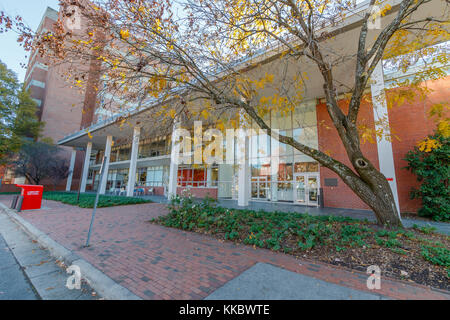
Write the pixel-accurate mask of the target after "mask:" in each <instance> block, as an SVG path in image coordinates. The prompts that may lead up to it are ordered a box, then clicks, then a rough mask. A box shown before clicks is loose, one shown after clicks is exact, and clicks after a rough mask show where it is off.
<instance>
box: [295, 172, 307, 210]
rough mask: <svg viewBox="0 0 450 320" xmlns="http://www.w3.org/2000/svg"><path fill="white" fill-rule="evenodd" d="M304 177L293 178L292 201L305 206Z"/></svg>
mask: <svg viewBox="0 0 450 320" xmlns="http://www.w3.org/2000/svg"><path fill="white" fill-rule="evenodd" d="M305 180H306V175H303V174H301V175H296V176H295V187H294V193H295V194H294V199H295V202H296V203H299V204H304V205H306V204H307V199H306V184H305Z"/></svg>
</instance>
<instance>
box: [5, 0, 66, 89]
mask: <svg viewBox="0 0 450 320" xmlns="http://www.w3.org/2000/svg"><path fill="white" fill-rule="evenodd" d="M58 3H59V1H58V0H0V11H5V12H6V13H7V14H8V15H10V16H12V17H15V16H16V15H20V16H21V17H22V18H23V20H24V22H25V23H26V24H27V25H28V26H30V27H31V28H32V29H33V30H36V29H37V27H38V26H39V23H40V22H41V19H42V16H43V14H44V12H45V10H46V8H47V7H52V8H53V9H55V10H57V9H58ZM27 56H28V53H27V52H26V51H25V50H24V49H23V48H22V47H21V46H20V45H19V44H18V43H17V34H15V33H14V32H8V33H0V60H1V61H2V62H3V63H5V64H6V65H7V66H8V68H9V69H11V70H13V71H14V72H16V73H17V75H18V79H19V81H21V82H23V80H24V77H25V72H26V70H25V68H23V67H21V66H20V64H21V63H25V64H26V63H27V62H28V57H27Z"/></svg>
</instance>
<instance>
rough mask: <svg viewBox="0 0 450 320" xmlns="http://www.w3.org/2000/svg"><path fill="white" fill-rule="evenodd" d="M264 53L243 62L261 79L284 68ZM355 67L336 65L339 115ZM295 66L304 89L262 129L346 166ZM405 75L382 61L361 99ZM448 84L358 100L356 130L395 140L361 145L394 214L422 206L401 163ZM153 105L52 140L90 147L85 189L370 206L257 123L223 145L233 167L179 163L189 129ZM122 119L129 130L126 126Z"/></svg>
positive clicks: (316, 91)
mask: <svg viewBox="0 0 450 320" xmlns="http://www.w3.org/2000/svg"><path fill="white" fill-rule="evenodd" d="M358 19H361V17H360V16H358V15H356V14H355V16H354V17H349V18H348V20H347V21H349V22H348V25H346V26H345V28H343V30H344V29H345V31H343V32H342V33H339V34H338V35H337V36H336V38H333V39H331V40H330V43H331V45H332V46H333V49H335V50H336V52H341V53H342V55H345V54H347V55H348V56H351V55H350V54H349V52H353V51H351V50H352V49H353V47H354V45H355V43H354V39H355V37H356V36H357V34H358V32H359V28H358V21H359V20H358ZM262 56H263V58H264V59H265V60H264V61H262V60H258V61H257V62H255V63H254V65H255V66H257V67H255V68H251V67H250V66H248V65H247V66H245V67H246V68H247V67H248V69H249V70H250V71H249V74H250V75H251V76H254V77H255V79H257V78H258V77H260V76H261V75H264V74H265V73H275V74H276V73H277V72H279V71H277V70H280V67H279V65H277V63H278V62H277V61H278V60H277V59H276V58H275V59H272V56H271V55H270V53H263V54H262ZM353 62H354V61H352V60H351V59H349V60H348V61H345V62H343V63H342V64H341V65H337V66H335V67H334V69H335V70H334V71H335V77H336V81H337V82H338V83H341V84H343V86H342V88H339V90H340V91H339V92H341V93H342V96H341V98H340V99H341V100H340V101H339V103H340V106H341V108H342V109H343V110H344V111H345V110H346V109H347V106H348V101H347V100H346V98H345V97H346V95H345V93H346V91H345V89H343V88H344V87H345V86H344V84H347V87H351V83H352V80H353V79H354V74H353V73H352V72H349V70H350V69H349V68H351V70H354V64H352V63H353ZM293 63H299V64H302V65H301V68H299V66H296V67H295V68H291V69H292V70H300V69H302V70H305V72H306V73H307V74H308V75H309V77H310V79H309V81H310V85H309V88H308V92H307V93H306V94H305V97H304V99H303V101H302V102H301V103H299V104H298V105H297V106H296V108H295V109H294V110H292V111H291V112H290V113H288V114H280V113H277V112H273V111H272V113H270V114H268V115H266V118H265V121H266V123H268V124H269V126H270V127H271V128H272V129H277V130H279V131H280V133H282V134H284V135H287V136H289V137H293V138H294V139H295V140H297V141H299V142H300V143H302V144H305V145H308V146H310V147H313V148H316V149H318V150H320V151H322V152H324V153H327V154H330V155H331V156H332V157H334V158H335V159H337V160H339V161H342V162H343V163H344V164H347V165H349V166H350V167H351V164H350V163H349V160H348V158H347V155H346V152H345V149H344V147H343V145H342V143H341V141H340V139H339V136H338V134H337V131H336V129H335V128H334V126H333V125H332V122H331V119H330V117H329V115H328V112H327V110H326V104H325V101H324V97H323V89H322V82H321V80H322V79H321V76H320V75H318V74H317V70H315V69H314V67H313V66H311V64H308V63H305V61H300V60H299V61H296V62H293ZM448 70H449V69H448V67H447V71H448ZM289 71H290V70H288V72H289ZM447 74H448V73H447ZM289 76H291V75H290V74H289ZM409 76H411V74H398V73H394V72H390V71H385V70H383V65H382V63H380V64H379V65H378V66H377V68H376V69H375V71H374V73H373V74H372V81H371V83H370V86H369V87H368V88H366V94H367V95H368V96H372V97H379V94H380V92H384V90H385V89H386V88H390V84H391V83H394V82H395V80H397V79H399V78H405V77H409ZM449 79H450V78H449V77H445V78H442V79H439V80H434V81H431V80H430V81H429V82H427V83H424V85H427V86H428V87H429V88H431V89H432V90H431V91H430V94H429V95H428V96H427V97H426V98H425V99H423V100H419V99H418V100H415V101H414V102H412V103H405V104H403V105H402V106H399V107H395V108H388V107H387V101H386V99H385V98H384V99H378V98H377V99H372V101H374V102H373V103H369V102H363V103H362V105H361V108H360V113H359V116H358V125H364V126H365V127H366V128H368V129H370V130H372V131H373V132H375V131H376V130H379V129H380V126H381V124H380V119H385V121H384V123H385V124H386V123H387V128H384V130H385V131H386V130H387V132H385V134H386V135H389V133H392V134H393V135H392V136H393V137H395V138H393V139H388V138H387V137H382V138H380V139H375V140H376V141H374V142H373V143H370V142H366V143H364V144H363V145H362V151H363V153H364V156H365V157H367V158H368V159H369V160H370V161H371V162H372V163H373V164H374V165H375V166H376V167H377V168H378V169H379V170H380V171H381V172H382V173H383V174H384V175H385V176H386V178H387V180H388V181H389V184H390V186H391V189H392V191H393V194H394V198H395V201H396V205H397V206H398V208H399V211H400V212H416V211H417V209H418V208H419V207H420V202H419V201H418V200H410V197H409V193H410V190H411V188H413V187H417V186H418V182H417V181H416V177H415V176H414V175H413V174H411V173H410V172H409V171H407V170H405V169H404V167H405V166H406V162H405V161H404V160H403V158H404V157H405V155H406V153H407V152H408V151H409V150H411V149H413V147H414V146H415V145H416V144H417V142H418V141H420V140H421V139H423V138H425V137H426V136H427V135H428V134H431V133H432V132H433V131H434V129H435V124H434V123H433V120H431V119H429V117H428V110H429V108H430V106H431V105H433V104H436V103H448V101H449V98H448V97H449V96H450V85H449ZM268 95H269V96H270V93H269V94H268ZM158 103H160V102H155V104H152V103H151V102H148V103H147V104H148V105H143V106H142V107H141V108H139V109H133V110H126V111H124V112H123V113H121V114H116V115H112V116H110V117H105V118H103V119H102V120H101V121H98V122H96V123H94V124H91V125H90V126H89V127H87V128H84V129H83V130H80V131H78V132H74V133H72V134H70V135H67V136H66V137H64V138H63V139H61V140H60V141H59V142H58V143H59V144H60V145H62V146H66V147H72V148H75V149H76V148H83V149H84V150H86V156H85V158H84V165H83V172H82V176H81V188H80V189H81V191H82V192H84V191H89V190H92V191H95V190H98V191H99V192H100V193H101V194H105V193H110V194H117V195H127V196H133V195H141V194H157V195H165V196H167V197H170V196H174V195H177V194H178V195H179V194H183V193H186V192H189V193H190V194H192V195H193V196H194V197H198V198H202V197H205V196H209V197H213V198H218V199H232V200H235V201H236V202H237V204H238V205H239V206H243V207H245V206H247V205H248V204H249V202H250V201H260V202H277V203H291V204H293V205H299V206H312V207H314V206H325V207H335V208H350V209H369V208H368V206H367V205H366V204H365V203H363V202H362V201H361V200H360V199H359V198H358V197H357V196H356V195H355V194H354V193H353V192H352V191H351V190H350V188H349V187H348V186H347V185H345V183H344V182H343V181H342V180H341V179H340V178H339V177H338V176H337V175H336V174H335V173H333V172H332V171H331V170H329V169H327V168H325V167H323V166H321V165H320V164H319V163H318V162H317V161H315V160H314V159H312V158H310V157H308V156H306V155H305V154H302V153H301V152H300V151H298V150H296V149H294V148H292V147H291V146H288V145H283V144H280V143H279V142H278V141H277V140H276V139H274V138H271V137H269V136H267V134H265V133H264V132H260V131H258V126H257V125H256V124H254V123H252V122H251V121H250V123H248V121H242V123H241V124H240V127H241V128H245V129H246V130H250V132H251V134H250V135H248V136H246V137H243V138H242V137H239V134H238V135H237V136H235V137H234V138H233V139H232V141H233V143H232V144H231V145H229V144H226V145H225V153H229V152H230V150H232V152H230V153H231V154H233V158H232V161H225V162H224V161H216V162H215V163H212V164H209V165H206V164H190V163H188V161H185V162H180V161H178V160H179V158H180V154H179V152H178V148H179V146H178V144H176V143H173V142H176V141H178V140H177V138H178V136H177V133H176V132H177V128H178V127H179V126H184V125H185V124H184V123H182V122H177V123H175V125H174V127H173V132H172V133H167V132H163V127H162V125H161V123H159V122H157V121H154V120H149V119H152V117H151V116H150V114H151V113H153V112H154V110H155V107H156V104H158ZM124 119H126V122H127V123H128V124H129V125H126V126H123V121H124ZM244 122H245V123H244ZM211 126H212V127H214V124H211V123H209V124H207V125H205V128H210V127H211ZM251 129H254V130H255V131H251ZM189 157H192V156H189ZM103 159H105V160H104V161H103ZM102 162H103V163H102ZM100 168H103V169H104V172H105V174H104V175H103V177H101V175H100V174H99V172H100ZM70 181H71V178H70V177H69V182H70ZM70 188H71V183H68V184H67V189H70Z"/></svg>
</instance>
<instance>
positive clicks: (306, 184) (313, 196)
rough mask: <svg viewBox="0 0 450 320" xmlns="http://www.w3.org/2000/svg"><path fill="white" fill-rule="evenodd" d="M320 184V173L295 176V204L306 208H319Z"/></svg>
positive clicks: (297, 174)
mask: <svg viewBox="0 0 450 320" xmlns="http://www.w3.org/2000/svg"><path fill="white" fill-rule="evenodd" d="M319 183H320V180H319V174H318V173H296V174H295V175H294V202H295V203H296V204H301V205H305V206H318V205H319Z"/></svg>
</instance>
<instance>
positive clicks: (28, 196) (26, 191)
mask: <svg viewBox="0 0 450 320" xmlns="http://www.w3.org/2000/svg"><path fill="white" fill-rule="evenodd" d="M16 186H17V187H19V188H22V193H21V195H22V196H23V201H22V209H21V210H33V209H40V208H41V204H42V193H43V192H44V186H35V185H28V184H16Z"/></svg>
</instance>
